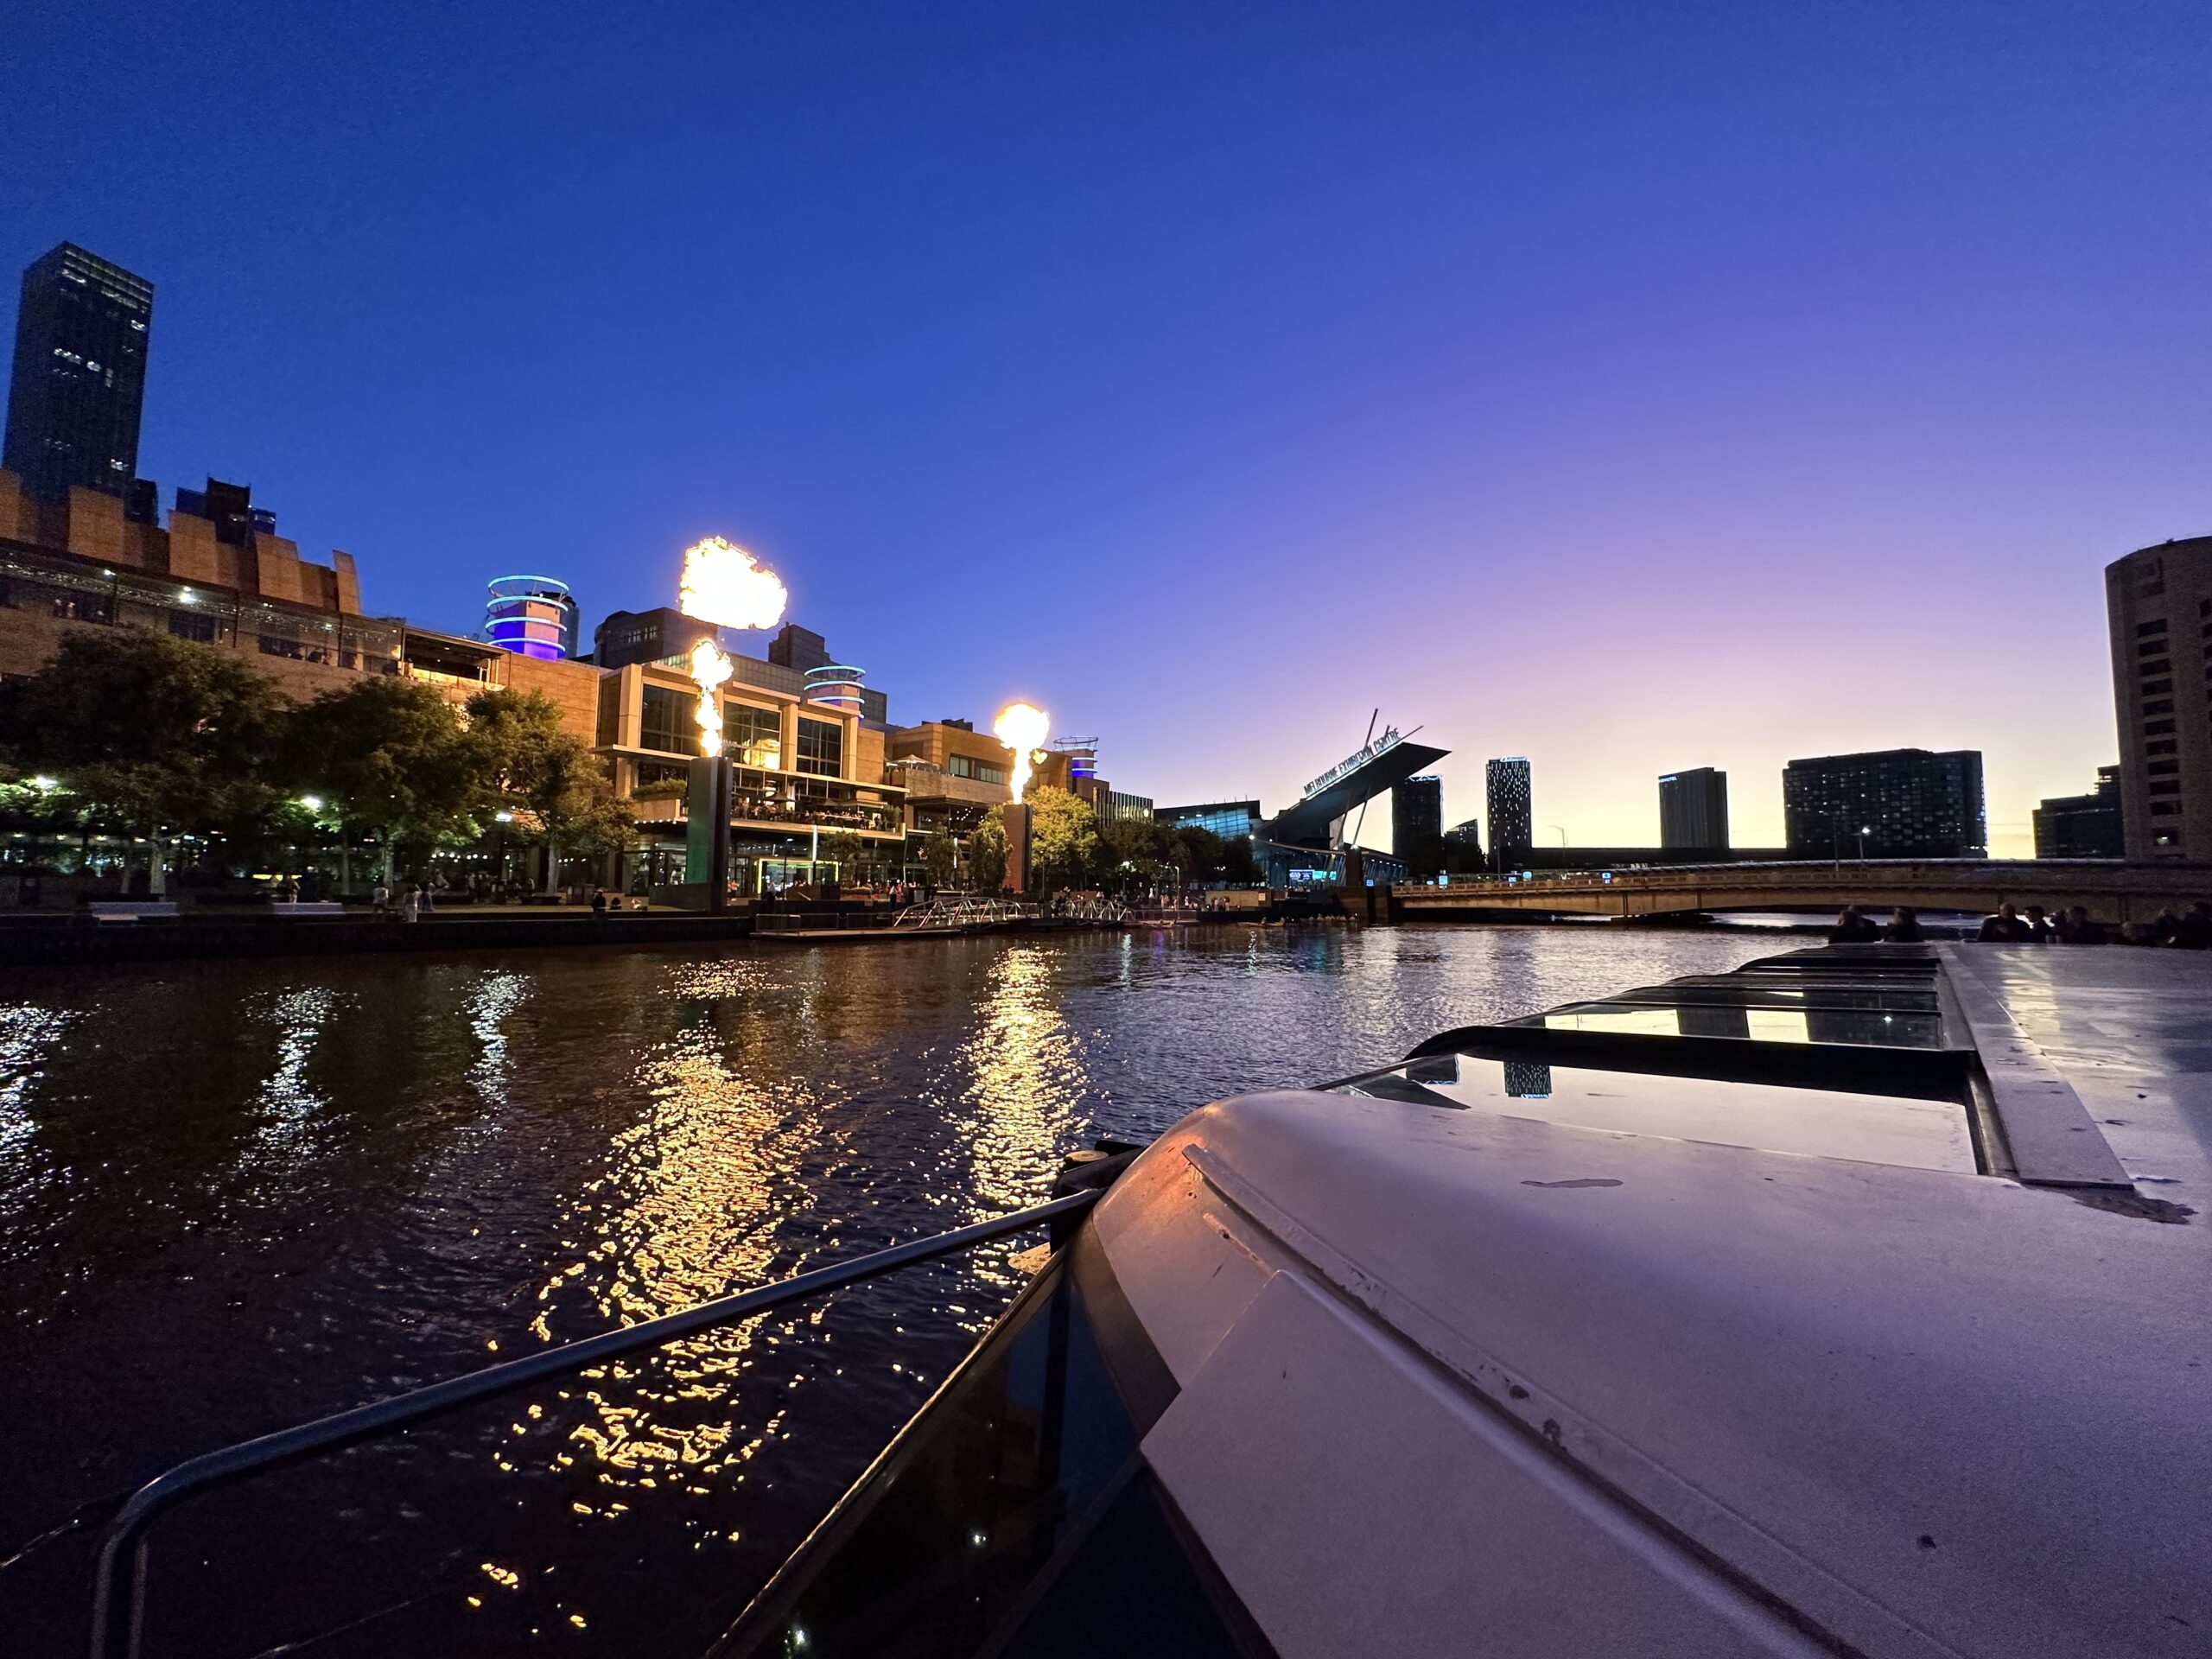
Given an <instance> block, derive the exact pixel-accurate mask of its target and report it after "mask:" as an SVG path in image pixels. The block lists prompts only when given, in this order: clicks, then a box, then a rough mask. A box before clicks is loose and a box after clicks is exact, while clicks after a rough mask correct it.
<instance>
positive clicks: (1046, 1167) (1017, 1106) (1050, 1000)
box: [958, 945, 1090, 1216]
mask: <svg viewBox="0 0 2212 1659" xmlns="http://www.w3.org/2000/svg"><path fill="white" fill-rule="evenodd" d="M1053 956H1054V953H1053V952H1052V950H1049V949H1048V948H1046V947H1043V946H1038V945H1017V946H1015V947H1014V948H1012V949H1009V950H1006V951H1004V952H1003V953H1001V955H1000V957H999V958H998V961H997V962H996V963H995V965H994V967H993V969H992V970H991V975H990V978H989V981H988V984H987V986H986V988H985V990H984V994H983V1001H982V1007H981V1009H980V1010H979V1012H980V1014H981V1019H980V1020H979V1022H978V1024H977V1027H976V1034H975V1035H974V1036H973V1037H971V1038H969V1040H968V1045H967V1050H966V1062H967V1068H968V1071H969V1083H968V1086H967V1090H966V1104H967V1107H968V1110H967V1111H966V1112H965V1113H964V1114H963V1116H962V1117H961V1118H960V1120H959V1123H958V1128H959V1135H960V1138H961V1139H962V1140H963V1141H965V1142H966V1143H967V1144H968V1147H969V1154H970V1157H971V1160H972V1162H971V1170H970V1180H971V1181H972V1183H973V1187H974V1192H973V1198H974V1200H975V1202H974V1206H973V1215H975V1216H985V1215H1001V1214H1003V1213H1004V1212H1005V1211H1008V1210H1017V1209H1020V1207H1021V1206H1022V1205H1027V1204H1034V1203H1036V1202H1038V1201H1039V1199H1040V1198H1043V1197H1044V1195H1045V1191H1046V1185H1047V1184H1048V1183H1049V1182H1050V1180H1051V1178H1052V1172H1053V1170H1054V1168H1055V1166H1057V1165H1058V1160H1059V1156H1060V1154H1061V1152H1062V1150H1063V1149H1064V1148H1065V1147H1066V1146H1067V1144H1068V1141H1069V1137H1070V1134H1071V1130H1072V1128H1073V1127H1074V1126H1075V1124H1076V1123H1077V1122H1078V1121H1079V1117H1080V1115H1081V1113H1082V1111H1083V1108H1084V1103H1085V1100H1086V1097H1087V1096H1089V1094H1090V1077H1089V1076H1088V1074H1087V1072H1086V1071H1085V1070H1084V1055H1083V1046H1082V1044H1081V1043H1080V1041H1078V1040H1077V1037H1076V1035H1075V1033H1073V1032H1072V1031H1071V1030H1070V1029H1069V1027H1068V1022H1067V1020H1065V1018H1064V1017H1063V1016H1062V1014H1061V1001H1062V998H1061V996H1060V995H1059V990H1058V986H1057V985H1056V984H1055V982H1054V981H1055V975H1054V973H1053V966H1054V963H1053Z"/></svg>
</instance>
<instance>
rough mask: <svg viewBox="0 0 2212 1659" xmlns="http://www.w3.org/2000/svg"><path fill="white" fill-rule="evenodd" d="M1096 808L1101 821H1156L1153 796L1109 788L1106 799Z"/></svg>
mask: <svg viewBox="0 0 2212 1659" xmlns="http://www.w3.org/2000/svg"><path fill="white" fill-rule="evenodd" d="M1096 810H1097V813H1098V821H1099V822H1100V823H1153V822H1154V817H1153V804H1152V797H1151V796H1149V795H1130V794H1128V793H1125V792H1124V791H1121V790H1118V789H1109V790H1108V791H1106V798H1105V799H1104V800H1103V801H1101V802H1100V803H1099V804H1098V806H1097V809H1096Z"/></svg>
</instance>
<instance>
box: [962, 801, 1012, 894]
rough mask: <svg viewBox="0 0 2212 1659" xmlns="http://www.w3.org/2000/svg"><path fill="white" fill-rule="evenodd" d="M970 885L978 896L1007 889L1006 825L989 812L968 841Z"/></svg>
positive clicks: (998, 817)
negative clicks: (1002, 888)
mask: <svg viewBox="0 0 2212 1659" xmlns="http://www.w3.org/2000/svg"><path fill="white" fill-rule="evenodd" d="M968 885H969V887H972V888H974V889H975V890H976V892H978V893H996V892H997V891H998V890H999V889H1000V888H1001V887H1004V886H1005V885H1006V821H1005V820H1004V819H1003V818H1001V817H1000V816H999V815H998V814H997V813H996V812H987V813H985V814H984V815H983V821H982V823H979V824H977V825H976V829H975V833H974V834H972V835H970V836H969V837H968Z"/></svg>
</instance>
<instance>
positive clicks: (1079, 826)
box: [1029, 784, 1098, 893]
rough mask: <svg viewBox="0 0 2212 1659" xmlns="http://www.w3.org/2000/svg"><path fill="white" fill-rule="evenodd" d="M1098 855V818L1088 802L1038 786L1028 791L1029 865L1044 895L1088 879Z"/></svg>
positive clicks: (1042, 785)
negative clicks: (1043, 890) (1044, 892)
mask: <svg viewBox="0 0 2212 1659" xmlns="http://www.w3.org/2000/svg"><path fill="white" fill-rule="evenodd" d="M1097 855H1098V819H1097V817H1096V814H1095V813H1093V812H1092V811H1091V810H1090V802H1088V801H1086V800H1084V799H1082V798H1080V797H1078V796H1076V795H1073V794H1071V793H1070V792H1069V791H1066V790H1065V789H1055V788H1053V787H1052V785H1049V784H1039V785H1034V786H1033V787H1032V788H1031V790H1030V791H1029V866H1030V873H1031V875H1032V877H1033V883H1034V885H1037V886H1039V887H1043V888H1044V889H1045V891H1046V892H1047V893H1055V892H1058V890H1059V889H1061V888H1063V887H1073V886H1075V885H1076V884H1077V882H1080V881H1082V880H1084V879H1085V878H1086V877H1088V876H1089V875H1090V872H1091V867H1092V866H1093V864H1094V863H1095V862H1096V860H1097Z"/></svg>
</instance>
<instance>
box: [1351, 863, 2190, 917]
mask: <svg viewBox="0 0 2212 1659" xmlns="http://www.w3.org/2000/svg"><path fill="white" fill-rule="evenodd" d="M2007 899H2010V900H2011V901H2012V903H2014V904H2016V905H2020V906H2026V905H2031V904H2036V905H2042V906H2044V907H2045V908H2046V909H2052V910H2055V909H2056V908H2058V907H2059V906H2063V905H2081V906H2085V907H2086V908H2087V909H2088V912H2089V914H2090V915H2091V916H2093V917H2094V918H2096V919H2097V920H2099V921H2101V922H2123V923H2124V922H2135V921H2147V920H2149V919H2150V918H2152V917H2154V916H2156V915H2157V914H2158V912H2160V911H2162V910H2166V909H2169V908H2171V909H2174V910H2180V909H2182V908H2183V907H2185V906H2188V905H2189V904H2190V903H2192V902H2194V901H2195V900H2196V899H2212V864H2200V863H2187V864H2183V863H2174V864H2121V863H2116V862H2112V861H2105V860H2089V859H1924V860H1923V859H1874V860H1870V861H1865V862H1860V861H1856V860H1852V859H1845V860H1842V861H1826V860H1823V861H1817V862H1791V863H1786V864H1680V865H1650V866H1643V867H1639V868H1629V869H1616V870H1610V871H1602V872H1601V871H1568V870H1561V871H1540V872H1538V873H1537V874H1535V875H1533V876H1530V877H1529V878H1527V879H1525V880H1507V879H1506V878H1504V877H1503V876H1464V875H1463V876H1454V877H1452V883H1451V885H1450V886H1449V887H1397V888H1395V889H1394V890H1393V891H1392V893H1391V895H1390V909H1391V913H1392V914H1393V915H1394V916H1395V917H1396V918H1400V919H1402V920H1407V921H1414V920H1419V919H1421V918H1424V917H1427V918H1436V919H1446V918H1452V917H1455V916H1465V915H1468V914H1471V913H1472V912H1501V911H1511V912H1525V913H1531V914H1550V915H1573V916H1670V915H1682V914H1689V913H1694V912H1700V911H1704V912H1713V911H1732V910H1738V911H1741V910H1791V909H1806V910H1819V911H1837V910H1840V909H1842V908H1843V906H1846V905H1858V906H1861V907H1862V908H1866V909H1869V910H1887V909H1889V908H1890V907H1891V906H1895V905H1911V906H1916V907H1917V908H1919V909H1922V910H1964V911H1992V910H1994V909H1996V908H1997V906H1999V904H2002V903H2004V902H2005V900H2007Z"/></svg>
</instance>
